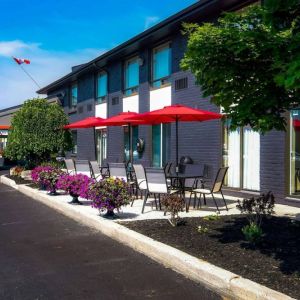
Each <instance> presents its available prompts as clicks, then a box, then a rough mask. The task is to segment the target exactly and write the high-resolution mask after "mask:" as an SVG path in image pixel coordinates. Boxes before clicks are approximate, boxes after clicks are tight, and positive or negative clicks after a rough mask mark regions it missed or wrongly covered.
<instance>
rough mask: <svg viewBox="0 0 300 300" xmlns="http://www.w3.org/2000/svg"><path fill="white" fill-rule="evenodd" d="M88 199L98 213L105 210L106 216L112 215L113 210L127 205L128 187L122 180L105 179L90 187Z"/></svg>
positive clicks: (128, 200) (129, 197)
mask: <svg viewBox="0 0 300 300" xmlns="http://www.w3.org/2000/svg"><path fill="white" fill-rule="evenodd" d="M89 199H91V200H92V207H94V208H97V209H99V210H100V211H103V210H105V209H106V210H107V214H108V215H109V214H110V215H113V211H114V209H115V208H120V207H121V206H122V205H126V204H129V202H130V200H131V195H130V186H129V185H128V183H126V182H125V181H124V180H122V179H118V178H116V179H113V178H106V179H103V180H101V181H99V182H95V183H93V184H92V185H91V186H90V192H89Z"/></svg>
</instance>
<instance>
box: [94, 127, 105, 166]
mask: <svg viewBox="0 0 300 300" xmlns="http://www.w3.org/2000/svg"><path fill="white" fill-rule="evenodd" d="M96 140H97V161H98V164H99V165H100V166H102V164H103V162H104V160H106V157H107V129H106V128H104V129H99V130H97V131H96Z"/></svg>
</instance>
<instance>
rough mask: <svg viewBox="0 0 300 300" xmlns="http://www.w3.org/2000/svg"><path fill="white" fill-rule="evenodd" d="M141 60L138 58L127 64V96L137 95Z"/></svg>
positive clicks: (125, 83)
mask: <svg viewBox="0 0 300 300" xmlns="http://www.w3.org/2000/svg"><path fill="white" fill-rule="evenodd" d="M139 70H140V66H139V60H138V57H135V58H132V59H130V60H128V61H126V62H125V82H124V86H125V91H124V93H125V96H130V95H132V94H134V93H137V91H138V86H139Z"/></svg>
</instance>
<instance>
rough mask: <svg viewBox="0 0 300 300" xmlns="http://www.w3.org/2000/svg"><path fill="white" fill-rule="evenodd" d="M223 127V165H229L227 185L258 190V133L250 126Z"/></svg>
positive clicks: (227, 125) (226, 125) (227, 124)
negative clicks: (235, 128)
mask: <svg viewBox="0 0 300 300" xmlns="http://www.w3.org/2000/svg"><path fill="white" fill-rule="evenodd" d="M229 125H230V122H229V121H227V123H226V124H225V125H224V127H223V142H224V143H223V165H224V166H227V167H229V169H228V174H227V177H226V182H225V183H226V184H227V186H230V187H234V188H243V189H248V190H256V191H259V190H260V135H259V133H258V132H255V131H253V130H252V129H251V128H250V127H244V128H239V129H237V130H235V131H230V129H229Z"/></svg>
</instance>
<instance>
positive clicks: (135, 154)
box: [123, 126, 139, 161]
mask: <svg viewBox="0 0 300 300" xmlns="http://www.w3.org/2000/svg"><path fill="white" fill-rule="evenodd" d="M123 128H124V160H125V161H129V159H130V157H129V156H130V153H129V149H130V147H129V141H130V139H129V134H130V133H129V127H128V126H124V127H123ZM138 137H139V127H138V126H132V141H131V145H132V147H133V161H136V160H137V159H138V152H137V144H136V141H137V139H138Z"/></svg>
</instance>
